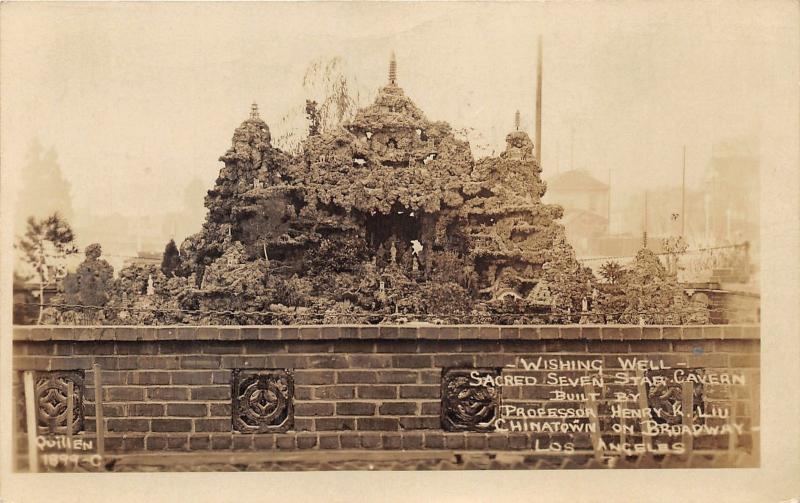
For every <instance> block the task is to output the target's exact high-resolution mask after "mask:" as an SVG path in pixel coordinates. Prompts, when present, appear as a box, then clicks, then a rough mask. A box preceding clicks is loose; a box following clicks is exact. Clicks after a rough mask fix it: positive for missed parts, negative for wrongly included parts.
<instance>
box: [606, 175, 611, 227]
mask: <svg viewBox="0 0 800 503" xmlns="http://www.w3.org/2000/svg"><path fill="white" fill-rule="evenodd" d="M606 221H607V224H606V234H607V235H609V236H610V235H611V168H608V201H607V204H606Z"/></svg>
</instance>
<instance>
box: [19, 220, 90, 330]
mask: <svg viewBox="0 0 800 503" xmlns="http://www.w3.org/2000/svg"><path fill="white" fill-rule="evenodd" d="M74 241H75V234H74V233H73V232H72V228H71V227H70V226H69V224H68V223H67V222H66V221H65V220H63V219H62V218H61V216H60V215H59V214H58V213H53V214H52V215H50V216H49V217H47V218H45V219H43V220H37V219H36V218H34V217H30V218H29V219H28V222H27V229H26V231H25V236H24V237H23V238H21V239H20V240H19V241H18V243H17V245H18V247H19V248H20V249H21V250H22V252H23V253H24V254H25V256H24V259H25V261H26V262H27V263H28V264H30V265H31V266H32V267H33V269H34V271H35V272H36V278H37V279H38V280H39V317H38V319H37V324H41V323H42V316H43V314H44V289H45V288H46V287H47V286H49V285H51V284H54V283H55V282H56V281H57V280H58V279H60V278H62V277H64V275H65V273H66V258H67V256H69V255H73V254H75V253H78V248H77V247H76V246H75V243H74Z"/></svg>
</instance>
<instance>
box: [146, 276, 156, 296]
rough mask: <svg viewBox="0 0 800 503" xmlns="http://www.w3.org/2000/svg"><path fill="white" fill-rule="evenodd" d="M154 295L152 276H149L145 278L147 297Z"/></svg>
mask: <svg viewBox="0 0 800 503" xmlns="http://www.w3.org/2000/svg"><path fill="white" fill-rule="evenodd" d="M155 293H156V289H155V287H154V286H153V275H152V274H150V275H149V276H147V295H154V294H155Z"/></svg>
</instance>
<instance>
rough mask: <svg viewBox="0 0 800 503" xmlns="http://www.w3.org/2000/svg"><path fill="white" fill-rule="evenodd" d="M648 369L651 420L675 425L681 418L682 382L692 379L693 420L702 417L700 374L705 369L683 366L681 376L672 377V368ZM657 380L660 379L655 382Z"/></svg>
mask: <svg viewBox="0 0 800 503" xmlns="http://www.w3.org/2000/svg"><path fill="white" fill-rule="evenodd" d="M676 370H678V369H670V370H649V371H647V372H645V377H646V378H647V381H645V382H646V383H647V385H646V388H647V405H648V407H650V408H651V409H652V410H653V421H655V422H657V423H660V424H669V425H678V424H681V423H682V422H683V407H684V405H685V404H684V403H683V384H684V382H689V383H691V386H692V422H693V423H698V421H701V420H702V417H701V416H700V414H701V413H703V412H704V411H705V401H704V395H703V384H702V378H703V375H704V374H705V369H702V368H686V369H680V370H681V371H682V376H681V380H680V382H679V381H676V380H675V371H676ZM656 380H659V381H662V382H658V383H657V382H655V381H656Z"/></svg>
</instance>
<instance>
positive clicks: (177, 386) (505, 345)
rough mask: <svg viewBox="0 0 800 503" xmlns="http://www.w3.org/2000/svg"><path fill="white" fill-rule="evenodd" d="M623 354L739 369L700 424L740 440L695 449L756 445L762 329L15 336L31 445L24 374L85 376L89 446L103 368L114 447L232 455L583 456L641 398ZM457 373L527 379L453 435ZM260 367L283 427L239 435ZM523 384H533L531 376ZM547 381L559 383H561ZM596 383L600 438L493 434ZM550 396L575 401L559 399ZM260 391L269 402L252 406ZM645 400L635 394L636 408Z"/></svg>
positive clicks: (501, 392) (710, 392)
mask: <svg viewBox="0 0 800 503" xmlns="http://www.w3.org/2000/svg"><path fill="white" fill-rule="evenodd" d="M539 357H543V358H544V359H546V360H547V359H555V360H558V361H561V362H573V363H572V364H575V363H574V362H579V361H586V362H591V361H594V362H602V370H601V371H597V370H587V369H585V368H583V369H581V368H578V369H575V370H568V369H561V370H559V371H558V372H556V375H555V376H548V374H549V373H550V372H551V371H549V370H542V369H541V368H540V369H539V370H524V362H522V360H525V362H531V361H536V360H537V359H538V358H539ZM620 357H622V358H623V359H624V358H633V357H638V358H642V359H647V360H648V361H650V362H659V363H660V364H663V365H664V366H666V367H670V368H673V369H674V368H682V367H685V368H686V369H692V370H691V372H695V371H696V369H701V370H702V372H704V373H706V374H709V375H712V376H714V375H736V376H741V377H742V382H740V383H735V384H721V383H719V378H710V379H711V380H710V381H707V382H705V384H703V387H702V401H703V403H704V407H705V408H706V409H705V410H706V411H713V410H714V409H715V408H717V409H720V410H722V409H724V410H728V411H730V413H731V414H732V415H733V416H734V417H733V418H730V417H729V418H727V419H721V418H713V417H712V418H708V419H704V420H703V421H704V422H705V423H706V424H709V425H712V426H713V425H719V424H724V423H726V422H730V421H736V422H737V424H740V425H741V426H742V433H743V434H737V435H736V437H735V438H734V439H733V440H732V439H731V437H730V435H721V434H713V435H712V434H709V435H698V436H696V437H695V438H694V440H693V447H694V449H696V450H702V449H711V450H713V449H729V448H732V447H733V448H743V449H748V450H750V449H751V448H752V446H753V445H754V442H756V441H757V438H756V436H754V435H752V434H751V433H752V431H753V427H757V425H758V382H759V328H758V327H757V326H732V325H725V326H702V327H699V326H698V327H673V326H670V327H667V326H664V327H661V326H652V327H651V326H647V327H633V326H608V325H604V326H588V325H583V326H561V327H557V326H521V327H509V326H503V327H498V326H424V327H408V326H322V327H320V326H301V327H274V326H270V327H52V328H48V327H21V326H20V327H15V328H14V369H15V377H14V396H15V397H16V398H17V401H18V406H17V407H16V411H17V420H16V423H17V424H18V428H19V434H18V435H17V438H18V440H19V439H23V438H24V433H23V432H24V429H25V418H24V410H25V409H24V398H23V392H22V385H21V382H22V378H21V375H22V371H25V370H31V371H36V374H35V375H36V376H38V377H41V376H57V375H58V372H60V371H79V375H81V376H82V377H83V381H82V383H83V389H82V393H83V401H82V411H83V415H84V421H83V425H82V428H81V431H80V432H78V433H77V435H78V436H81V437H84V438H87V439H93V438H94V432H95V431H96V417H95V402H94V397H95V390H94V387H93V382H94V374H93V371H92V365H93V364H97V365H99V366H100V368H101V369H102V372H101V379H102V382H103V386H102V388H103V402H104V404H103V411H104V416H105V419H104V422H105V430H106V432H107V437H106V449H107V451H108V452H109V453H111V454H112V455H113V454H114V453H137V452H153V451H193V450H231V449H232V450H254V449H255V450H267V449H279V450H300V449H465V450H474V449H496V450H506V449H513V450H526V449H545V450H546V449H551V451H554V450H555V447H556V446H561V448H562V449H563V446H564V445H565V444H570V443H571V444H573V446H574V449H575V450H578V451H580V450H589V451H591V449H592V446H593V441H594V442H596V441H597V439H598V438H600V439H603V440H604V441H606V442H608V443H614V442H619V441H620V435H619V432H615V431H614V429H613V424H614V423H615V422H617V423H618V422H619V419H617V418H615V417H614V412H613V405H614V403H615V402H614V398H615V395H614V393H617V392H628V393H635V392H637V391H641V390H642V388H641V387H638V386H637V385H636V384H634V383H624V384H618V383H616V382H615V380H614V379H612V378H613V377H614V376H616V375H617V373H620V372H621V373H623V374H624V375H627V376H636V375H639V376H641V375H643V374H642V372H639V373H638V374H637V372H636V371H633V370H624V369H622V368H621V367H622V363H621V362H620ZM575 365H577V364H575ZM514 366H516V368H513V367H514ZM447 369H455V370H456V371H464V372H466V375H469V372H470V371H471V369H481V372H485V373H488V374H481V375H482V376H483V375H490V374H492V373H495V375H499V376H501V379H502V376H506V375H512V376H521V377H520V379H519V380H518V381H507V382H504V383H500V386H498V387H497V388H496V391H497V395H498V396H497V397H496V399H497V402H498V403H499V404H500V406H499V407H498V408H497V409H496V410H498V411H500V412H497V414H498V415H497V416H495V417H494V419H495V421H494V423H493V425H490V426H489V428H485V427H484V428H483V429H482V430H481V428H480V427H476V428H472V426H475V425H467V426H466V427H465V430H464V431H444V428H443V424H444V421H443V417H442V416H443V414H442V411H443V403H442V402H443V396H442V393H443V383H442V381H443V378H444V377H443V376H444V374H443V373H444V372H445V371H446V370H447ZM262 370H263V371H269V372H272V373H273V374H274V375H273V376H272V377H265V378H263V379H262V380H261V381H259V382H261V385H260V386H261V387H260V388H259V389H261V390H265V391H264V392H263V394H259V392H257V393H256V394H255V395H253V394H250V395H247V396H248V397H249V398H246V399H245V400H251V401H253V403H255V404H256V405H254V406H253V407H255V409H256V410H258V411H261V412H263V413H264V416H265V417H266V416H267V415H268V410H267V409H268V408H269V407H271V406H272V405H271V402H270V400H272V401H273V402H274V400H273V399H274V398H275V396H276V394H280V393H285V394H286V396H287V397H288V399H287V400H286V402H287V403H288V404H289V408H285V407H286V404H285V403H284V404H283V406H284V409H283V412H282V416H281V417H282V418H283V419H282V420H283V421H284V422H283V423H282V426H275V427H273V426H269V425H268V426H266V427H264V428H262V430H261V431H259V432H257V433H247V432H245V433H242V432H240V431H237V427H236V426H235V423H236V421H235V420H232V417H233V418H235V417H236V414H234V407H235V405H236V404H235V400H234V398H235V397H234V396H233V395H234V394H237V391H236V390H235V389H234V387H233V380H234V374H236V373H238V377H237V379H239V381H240V382H244V381H246V380H247V379H251V381H249V382H250V383H251V384H252V383H256V379H257V378H256V377H252V376H258V375H259V374H258V371H262ZM647 372H653V371H649V370H648V371H647ZM686 373H688V371H687V372H683V374H686ZM262 374H263V372H262ZM598 374H599V375H605V376H608V378H609V380H608V381H606V382H605V383H604V384H603V385H602V386H595V385H593V383H592V382H591V379H588V380H587V382H577V381H575V379H578V378H580V377H581V376H586V377H587V378H589V377H590V376H592V375H595V376H597V375H598ZM648 375H649V374H648ZM275 376H277V377H275ZM525 376H531V377H533V378H535V379H536V380H537V383H536V384H532V382H531V381H524V377H525ZM550 377H552V379H555V380H556V381H558V382H551V381H552V379H550ZM270 379H271V380H270ZM570 379H572V381H570ZM587 383H588V384H587ZM587 385H588V386H589V387H588V388H587ZM254 386H256V388H258V386H259V385H256V384H254ZM445 387H446V386H445ZM253 389H255V388H253ZM587 390H589V391H591V392H596V393H598V395H597V396H596V400H595V402H596V407H597V409H596V410H597V412H598V414H599V417H598V423H597V424H598V426H599V436H598V437H595V438H594V439H593V436H592V435H591V434H590V433H587V432H579V433H563V432H553V431H547V432H542V431H537V432H532V431H498V428H497V427H496V426H498V425H500V426H503V427H504V428H503V429H505V430H508V429H509V424H510V423H511V422H515V421H516V424H517V426H515V427H512V428H511V430H515V429H524V428H527V426H526V425H528V424H530V423H533V422H537V421H540V422H541V420H540V419H530V420H528V419H525V420H524V421H521V422H520V421H519V420H518V418H517V419H514V418H512V419H511V421H506V422H505V423H503V421H500V422H497V419H498V418H499V417H501V416H502V414H503V413H505V412H504V411H508V410H509V409H511V406H515V407H519V409H520V410H528V409H535V408H537V407H543V406H544V407H554V406H555V405H553V404H556V405H557V406H558V407H561V408H581V407H584V406H585V405H586V400H584V399H585V398H586V397H585V396H584V397H580V396H579V394H580V393H586V392H587ZM556 391H562V392H564V393H565V394H568V395H566V396H565V397H562V398H561V399H556V393H555V392H556ZM270 393H271V394H270ZM292 393H293V396H291V395H292ZM264 396H267V398H264V400H263V401H262V402H258V400H259V397H264ZM581 398H584V399H581ZM554 400H555V401H554ZM258 403H260V405H258ZM637 404H638V402H635V399H632V403H631V404H630V407H636V406H637ZM245 405H250V404H249V402H248V404H245ZM259 407H261V408H260V409H259ZM584 419H585V418H584ZM457 421H458V419H456V422H457ZM626 421H627V422H628V424H632V425H633V429H632V430H630V431H629V432H628V433H627V434H626V435H625V437H626V438H627V440H628V441H629V442H634V441H641V439H642V435H641V433H642V432H641V425H639V422H638V421H636V420H630V419H628V420H626ZM245 422H246V421H245ZM583 422H584V423H585V422H591V420H590V419H586V420H585V421H583ZM523 423H524V424H523ZM577 423H580V421H577ZM577 423H576V424H577ZM637 425H638V426H637ZM484 426H485V425H484ZM255 427H256V426H254V428H255ZM471 429H472V430H477V431H471ZM468 430H470V431H468ZM678 439H680V437H678ZM655 440H658V437H655ZM673 440H674V439H673ZM18 448H19V452H20V453H23V452H24V449H25V442H24V441H20V442H18ZM21 459H22V458H21Z"/></svg>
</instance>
